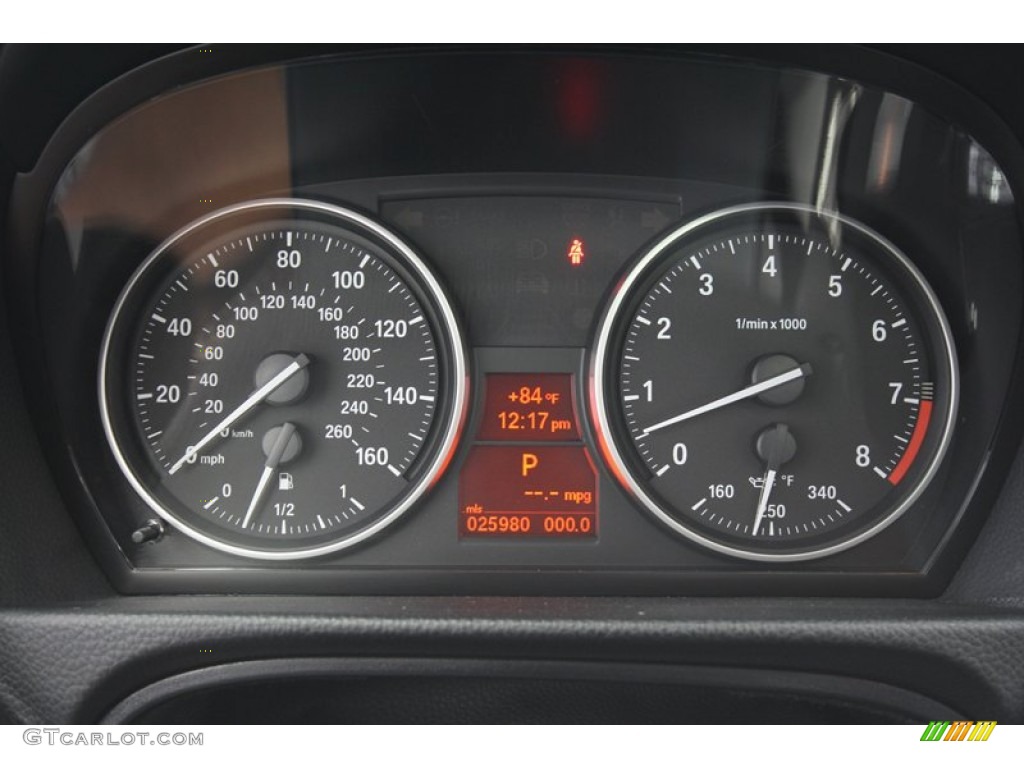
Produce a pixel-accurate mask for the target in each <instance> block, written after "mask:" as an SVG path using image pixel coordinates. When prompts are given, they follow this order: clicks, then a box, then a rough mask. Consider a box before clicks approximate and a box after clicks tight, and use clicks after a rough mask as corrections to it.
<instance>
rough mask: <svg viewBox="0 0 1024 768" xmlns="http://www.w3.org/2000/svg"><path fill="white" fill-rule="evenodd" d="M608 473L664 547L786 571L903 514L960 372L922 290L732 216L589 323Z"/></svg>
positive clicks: (847, 228)
mask: <svg viewBox="0 0 1024 768" xmlns="http://www.w3.org/2000/svg"><path fill="white" fill-rule="evenodd" d="M592 384H593V390H592V391H593V405H594V411H595V416H596V420H597V423H598V427H599V430H600V432H601V433H602V438H603V440H602V442H603V446H604V449H605V453H606V457H607V458H608V460H609V462H610V463H611V464H612V466H613V468H614V469H615V472H616V475H617V476H618V477H619V478H620V480H621V481H622V482H623V483H624V484H625V485H626V486H627V488H628V489H629V490H630V491H631V492H632V493H633V495H634V496H635V497H636V498H637V499H638V500H639V501H640V502H641V503H642V504H643V505H644V506H645V507H647V509H649V510H650V511H651V512H652V513H653V514H654V515H655V516H657V517H658V518H659V519H661V520H662V521H663V522H664V523H666V524H668V525H669V527H670V528H672V529H673V530H674V531H677V532H678V533H681V534H683V535H685V536H687V537H689V538H691V539H693V540H695V541H698V542H700V543H702V544H704V545H706V546H709V547H711V548H712V549H716V550H718V551H721V552H725V553H728V554H732V555H736V556H740V557H746V558H751V559H762V560H798V559H809V558H813V557H820V556H824V555H826V554H831V553H833V552H836V551H839V550H841V549H845V548H847V547H850V546H853V545H854V544H857V543H859V542H860V541H863V540H864V539H866V538H867V537H869V536H871V535H873V534H874V533H877V532H878V531H880V530H881V529H882V528H884V527H885V526H886V525H888V524H889V523H890V522H892V521H893V520H895V519H896V518H897V517H898V516H899V515H900V514H902V513H903V512H904V511H905V510H906V509H907V508H908V507H909V505H910V504H911V503H912V502H913V501H914V500H915V499H916V498H917V497H918V496H919V495H920V493H921V491H922V490H923V488H924V486H925V485H926V484H927V483H928V481H929V480H930V479H931V477H932V475H933V474H934V472H935V469H936V466H937V464H938V462H939V460H940V459H941V456H942V454H943V452H944V450H945V448H946V445H947V444H948V441H949V435H950V429H951V425H952V422H953V416H954V411H955V406H956V392H957V386H956V366H955V359H954V355H953V348H952V342H951V338H950V334H949V329H948V326H947V324H946V321H945V319H944V317H943V316H942V313H941V310H940V309H939V305H938V302H937V301H936V299H935V297H934V295H933V293H932V292H931V290H930V289H929V287H928V286H927V285H926V283H925V281H924V279H923V278H922V276H921V275H920V274H919V273H918V272H917V270H916V269H915V268H914V267H913V266H912V264H911V263H910V262H909V261H908V260H907V259H906V257H904V256H903V255H902V254H900V253H899V252H898V251H897V250H896V249H895V248H894V247H893V246H892V245H891V244H889V243H888V242H887V241H885V240H883V239H882V238H881V237H880V236H878V235H877V234H875V233H873V232H871V231H870V230H868V229H867V228H865V227H863V226H862V225H859V224H856V223H855V222H853V221H850V220H848V219H845V218H841V217H837V216H823V215H820V214H816V213H814V212H812V211H810V210H805V209H803V208H800V207H796V206H748V207H743V208H738V209H731V210H729V211H724V212H720V213H718V214H713V215H711V216H708V217H705V218H704V219H700V220H698V221H696V222H694V223H691V224H689V225H686V226H684V227H682V228H680V229H678V230H676V231H675V232H673V233H672V234H670V235H669V236H668V237H666V238H665V239H663V240H662V241H661V242H659V243H658V244H657V245H655V246H654V247H653V248H652V249H651V250H650V251H648V252H647V253H646V254H644V255H643V256H642V257H641V259H640V260H639V261H638V263H637V264H636V265H635V266H634V268H633V269H632V270H631V271H630V272H629V273H628V275H627V276H626V278H625V279H624V281H623V282H622V283H621V284H620V287H619V289H618V291H617V293H616V295H615V296H614V297H613V301H612V304H611V307H610V310H609V312H608V314H607V315H606V316H605V318H604V319H603V321H602V325H601V329H600V332H599V335H598V340H597V345H596V347H595V352H594V356H593V378H592Z"/></svg>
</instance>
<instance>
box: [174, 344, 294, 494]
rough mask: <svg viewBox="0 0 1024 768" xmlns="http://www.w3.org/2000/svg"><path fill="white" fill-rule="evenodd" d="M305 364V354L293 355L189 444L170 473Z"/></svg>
mask: <svg viewBox="0 0 1024 768" xmlns="http://www.w3.org/2000/svg"><path fill="white" fill-rule="evenodd" d="M307 365H309V358H308V357H306V356H305V355H297V356H296V357H295V360H293V361H292V362H291V364H289V365H287V366H285V367H284V368H283V369H282V370H281V372H280V373H278V374H277V375H276V376H274V377H273V378H272V379H271V380H270V381H268V382H267V383H266V384H264V385H263V386H262V387H259V388H258V389H257V390H256V391H255V392H253V393H252V394H251V395H249V396H248V397H247V398H245V401H244V402H243V403H242V404H241V405H239V406H238V407H237V408H235V410H233V411H232V412H231V413H229V414H228V415H227V416H225V417H224V418H223V419H221V421H220V422H219V423H218V424H217V426H215V427H214V428H213V429H211V430H210V431H209V432H207V433H206V434H205V435H204V436H203V438H202V439H201V440H200V441H199V442H197V443H196V444H195V445H192V446H190V447H189V449H188V450H187V451H185V455H184V456H182V457H181V458H180V459H178V460H177V461H176V462H174V464H172V465H171V468H170V470H168V471H169V472H170V474H172V475H173V474H174V473H175V472H177V471H178V470H179V469H181V468H182V466H184V464H185V462H187V461H188V460H189V459H191V458H192V457H193V456H195V455H197V454H198V453H199V452H200V451H201V450H203V448H205V447H206V446H207V445H209V444H210V443H211V442H213V440H214V439H216V437H217V435H219V434H220V433H221V432H223V431H224V430H225V429H228V428H230V427H231V426H233V425H234V424H235V423H236V422H238V421H239V420H240V419H241V418H242V417H243V416H245V415H246V414H247V413H249V411H251V410H252V409H253V408H255V407H256V406H257V405H259V404H260V403H262V402H263V401H264V400H266V399H267V398H268V397H269V396H270V395H271V393H273V391H274V390H275V389H277V388H278V387H280V386H281V385H282V384H284V383H285V382H286V381H288V379H290V378H291V377H292V376H294V375H295V374H296V373H298V372H299V371H301V370H302V369H303V368H305V367H306V366H307Z"/></svg>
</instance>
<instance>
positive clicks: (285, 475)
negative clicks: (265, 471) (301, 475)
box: [277, 472, 295, 491]
mask: <svg viewBox="0 0 1024 768" xmlns="http://www.w3.org/2000/svg"><path fill="white" fill-rule="evenodd" d="M294 487H295V478H293V477H292V475H291V473H290V472H282V473H280V474H279V475H278V476H277V489H278V490H279V491H290V490H292V489H293V488H294Z"/></svg>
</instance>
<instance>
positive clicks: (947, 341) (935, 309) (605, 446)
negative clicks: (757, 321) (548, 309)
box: [588, 202, 959, 562]
mask: <svg viewBox="0 0 1024 768" xmlns="http://www.w3.org/2000/svg"><path fill="white" fill-rule="evenodd" d="M774 223H785V224H788V225H792V224H794V223H798V224H800V225H801V226H803V227H804V228H806V229H810V228H811V227H816V228H819V229H820V228H822V227H828V226H831V227H837V228H839V229H841V230H842V234H843V236H844V237H846V236H850V237H853V238H855V239H857V240H859V241H861V242H862V243H867V244H868V245H869V247H870V248H871V249H872V250H870V251H867V252H866V255H867V258H868V260H869V262H870V263H871V264H872V265H873V266H877V267H878V269H879V270H880V272H881V273H882V274H883V275H884V276H885V278H886V279H887V280H888V281H890V283H891V284H892V285H893V286H894V287H895V288H896V289H897V290H898V291H899V294H900V296H902V297H904V298H909V301H908V302H907V308H908V310H909V311H910V312H911V313H913V314H914V315H915V316H916V318H917V319H918V320H919V322H920V327H921V328H922V331H923V342H924V344H926V345H927V348H928V354H929V357H930V361H931V365H932V375H933V378H934V384H935V399H934V403H935V406H934V413H935V416H934V417H933V418H934V419H935V424H936V427H937V429H929V430H928V434H927V435H926V437H925V440H924V444H923V445H922V446H921V455H922V458H923V460H921V459H919V460H917V461H916V462H915V465H914V466H913V467H912V468H911V470H910V472H909V473H908V476H907V478H906V480H905V481H904V482H902V483H901V487H900V488H894V489H893V490H892V491H891V492H890V493H888V494H886V496H885V497H884V498H883V499H882V501H880V502H879V505H876V507H875V508H874V509H872V510H871V511H869V512H866V513H865V514H864V515H861V516H858V517H857V518H856V519H854V520H851V521H849V522H846V523H842V524H839V525H836V526H835V527H830V528H828V529H826V530H825V531H824V532H822V533H820V534H817V535H814V536H810V537H804V538H800V539H797V540H786V539H774V540H757V544H758V546H751V544H750V542H751V539H750V538H749V537H747V538H744V537H742V536H736V535H730V534H728V533H721V532H718V531H717V530H713V529H711V528H709V527H706V526H701V525H699V524H698V523H696V522H695V521H694V519H693V517H691V516H688V515H685V514H683V513H682V512H681V511H679V510H677V509H674V508H673V505H672V504H671V503H670V502H669V501H667V500H666V499H664V498H663V497H662V496H661V495H660V494H658V493H657V492H656V491H655V490H654V489H653V488H651V487H650V482H649V481H650V478H651V471H650V469H649V468H648V467H647V466H646V465H645V464H644V462H643V460H642V459H641V458H640V456H639V455H638V453H637V451H636V448H635V446H634V444H633V440H632V437H631V436H630V434H629V430H628V428H627V426H626V421H625V417H624V414H623V412H622V401H621V397H620V393H619V388H620V381H619V362H620V360H621V355H622V350H623V345H624V343H625V337H626V333H627V331H628V328H629V318H630V317H632V316H633V314H635V312H636V309H637V307H638V306H639V304H640V303H641V302H642V301H644V299H645V298H646V296H647V295H648V293H649V291H650V289H651V288H652V287H653V286H654V285H655V284H656V283H657V282H658V281H659V280H661V279H662V277H663V275H664V272H665V270H666V269H668V268H669V266H670V264H671V263H674V262H675V261H676V260H678V259H680V258H683V252H684V251H686V252H688V251H689V249H690V248H691V246H693V247H694V248H695V247H696V245H697V244H698V243H700V242H703V241H707V240H709V239H717V238H719V237H721V236H723V235H724V234H725V233H726V232H736V231H737V230H738V229H739V228H741V227H744V226H747V227H750V226H755V227H758V228H764V227H766V226H767V227H770V226H771V225H772V224H774ZM591 350H592V352H591V356H590V364H589V383H590V386H589V387H588V389H589V396H590V413H591V416H592V418H593V420H594V425H595V429H596V431H597V433H598V435H599V443H600V447H601V452H602V454H603V456H604V458H605V460H606V461H607V462H608V464H609V466H610V467H611V469H612V474H613V475H614V476H615V477H616V478H617V480H618V482H619V484H620V485H621V486H622V487H623V488H624V489H625V490H626V491H627V493H628V494H629V496H630V497H631V498H632V499H633V501H634V502H635V503H636V504H637V505H639V506H640V507H641V508H642V509H644V510H645V511H646V512H648V513H650V514H651V515H652V516H653V517H654V518H655V519H656V520H658V521H659V522H660V523H662V524H664V525H665V526H666V527H667V528H668V529H669V530H670V531H672V532H673V533H676V534H679V535H681V536H683V537H685V538H686V539H688V540H690V541H692V542H694V543H696V544H699V545H701V546H703V547H706V548H707V549H710V550H713V551H715V552H718V553H720V554H724V555H728V556H731V557H737V558H741V559H745V560H753V561H759V562H798V561H804V560H814V559H818V558H823V557H827V556H829V555H833V554H836V553H838V552H842V551H844V550H846V549H849V548H851V547H854V546H857V545H858V544H861V543H862V542H864V541H866V540H868V539H870V538H872V537H873V536H875V535H876V534H878V533H880V532H881V531H882V530H884V529H885V528H887V527H888V526H889V525H891V524H892V523H894V522H895V521H896V520H898V519H899V518H900V517H901V516H902V515H903V514H904V513H905V512H906V511H907V510H908V509H910V508H911V506H912V505H913V503H914V502H915V501H916V500H917V499H918V498H920V496H921V494H922V493H924V491H925V490H926V488H927V487H928V485H929V483H930V482H931V481H932V479H933V478H934V477H935V475H936V473H937V472H938V469H939V467H940V465H941V464H942V461H943V459H944V458H945V455H946V451H947V449H948V447H949V444H950V442H951V439H952V433H953V427H954V424H955V420H956V413H957V404H958V399H959V374H958V365H957V357H956V347H955V344H954V341H953V335H952V332H951V330H950V326H949V322H948V320H947V319H946V316H945V313H944V312H943V309H942V306H941V304H940V303H939V300H938V298H937V297H936V295H935V293H934V291H933V290H932V288H931V286H929V284H928V282H927V280H926V279H925V277H924V276H923V275H922V274H921V272H920V270H918V269H917V267H916V266H915V265H914V263H913V262H912V261H911V260H910V259H909V258H908V257H907V256H906V255H905V254H904V253H903V252H902V251H900V249H899V248H897V247H896V246H895V245H893V244H892V243H891V242H890V241H889V240H887V239H886V238H884V237H882V236H881V235H879V234H878V233H877V232H875V231H874V230H872V229H870V228H869V227H867V226H865V225H864V224H862V223H860V222H858V221H856V220H854V219H851V218H849V217H846V216H843V215H841V214H839V213H834V212H826V211H820V210H817V209H815V208H813V207H811V206H806V205H802V204H797V203H773V202H764V203H753V204H746V205H739V206H734V207H730V208H725V209H721V210H717V211H713V212H711V213H708V214H706V215H704V216H701V217H698V218H696V219H693V220H690V221H689V222H686V223H684V224H682V225H679V226H676V227H675V228H673V229H671V230H669V231H668V232H667V234H665V235H663V236H662V237H660V238H658V239H656V240H655V241H654V243H653V244H652V245H651V246H650V247H648V248H647V249H645V250H644V251H643V253H642V254H641V255H640V256H639V257H638V258H636V259H634V260H633V261H632V262H631V263H630V265H629V266H628V267H627V268H626V270H625V272H624V274H623V275H622V277H621V278H620V279H619V280H617V281H616V285H615V287H614V288H613V290H612V295H611V297H610V298H609V301H608V303H607V305H606V310H605V312H604V314H603V315H602V317H601V319H600V321H599V323H598V325H597V330H596V333H595V340H594V343H593V345H592V347H591ZM883 505H884V506H883ZM879 506H883V508H882V509H881V510H879V509H878V507H879Z"/></svg>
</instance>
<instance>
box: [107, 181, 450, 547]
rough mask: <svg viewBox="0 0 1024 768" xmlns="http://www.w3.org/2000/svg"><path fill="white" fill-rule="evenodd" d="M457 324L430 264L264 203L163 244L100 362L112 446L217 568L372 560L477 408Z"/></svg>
mask: <svg viewBox="0 0 1024 768" xmlns="http://www.w3.org/2000/svg"><path fill="white" fill-rule="evenodd" d="M465 380H466V371H465V356H464V353H463V343H462V340H461V337H460V335H459V330H458V326H457V324H456V322H455V319H454V315H453V313H452V311H451V308H450V306H449V305H448V303H447V301H446V299H445V297H444V295H443V293H442V291H441V289H440V286H439V285H438V283H437V281H436V280H435V279H434V277H433V276H432V275H431V274H430V272H429V271H428V270H427V268H426V266H425V265H424V264H423V262H422V261H421V260H420V259H419V258H418V257H417V256H416V255H415V254H414V253H413V252H412V251H411V250H410V249H409V248H408V247H407V246H406V245H405V244H404V243H402V242H401V241H400V240H399V239H398V238H397V237H395V236H394V235H392V234H391V233H389V232H388V231H386V230H384V229H383V228H381V227H380V226H379V225H377V224H375V223H373V222H371V221H369V220H367V219H365V218H363V217H361V216H359V215H358V214H355V213H353V212H350V211H347V210H344V209H341V208H336V207H334V206H328V205H325V204H321V203H313V202H304V201H296V200H278V201H258V202H254V203H250V204H246V205H242V206H236V207H234V208H232V209H228V210H226V211H222V212H220V213H217V214H214V215H212V216H210V217H207V218H205V219H203V220H201V221H200V222H197V223H196V224H195V225H192V226H191V227H189V228H188V229H186V230H184V231H183V232H181V233H179V234H177V235H175V236H173V237H172V238H171V239H170V240H169V241H168V242H166V243H165V244H164V245H162V246H161V247H160V248H159V249H158V250H157V251H156V252H155V253H154V254H153V255H152V256H150V258H149V259H147V260H146V262H145V263H144V264H143V265H142V267H141V268H140V269H139V271H138V272H136V274H135V275H134V277H133V278H132V279H131V281H130V282H129V284H128V286H127V287H126V289H125V291H124V293H123V294H122V297H121V299H120V301H119V303H118V306H117V309H116V311H115V313H114V316H113V318H112V319H111V322H110V325H109V327H108V330H107V337H106V339H105V343H104V350H103V358H102V361H101V386H100V398H101V402H102V411H103V417H104V421H105V427H106V430H107V436H108V438H109V440H110V443H111V447H112V448H113V450H114V453H115V456H116V458H117V460H118V462H119V464H120V466H121V468H122V470H123V471H124V472H125V475H126V477H127V478H128V480H129V481H130V482H131V483H132V485H133V486H134V487H135V489H136V490H137V491H138V492H139V493H140V495H141V496H142V497H143V498H144V499H145V500H146V501H147V503H148V504H149V505H150V506H151V507H152V508H153V509H154V510H155V511H156V512H157V513H159V514H160V515H162V516H163V517H165V518H166V519H168V520H169V521H171V522H173V523H175V524H176V525H178V526H179V527H181V528H182V529H183V530H185V532H187V533H189V534H190V535H192V536H194V537H196V538H198V539H200V540H202V541H204V542H206V543H209V544H211V545H213V546H216V547H218V548H220V549H224V550H227V551H231V552H235V553H238V554H245V555H251V556H256V557H264V558H281V559H285V558H295V557H306V556H311V555H315V554H321V553H324V552H330V551H334V550H337V549H341V548H343V547H345V546H348V545H351V544H354V543H355V542H357V541H361V540H363V539H365V538H367V537H369V536H370V535H372V534H373V533H375V532H377V531H379V530H381V529H382V528H383V527H384V526H386V525H387V524H389V523H390V522H392V521H393V520H395V519H397V517H398V516H400V515H401V514H402V513H403V512H405V511H406V510H408V509H409V508H410V506H411V505H412V504H413V503H414V502H415V500H416V499H417V498H418V497H419V496H420V495H421V494H422V493H423V492H424V491H425V490H426V489H427V488H428V487H429V486H430V484H431V483H432V482H433V481H434V480H435V479H436V477H437V475H438V473H439V472H440V470H441V468H442V467H443V465H444V462H445V461H446V459H447V457H448V456H449V455H450V453H451V450H452V448H453V446H454V443H455V439H456V437H457V434H458V430H459V427H460V424H461V419H462V415H463V412H464V407H465V402H466V392H465Z"/></svg>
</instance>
